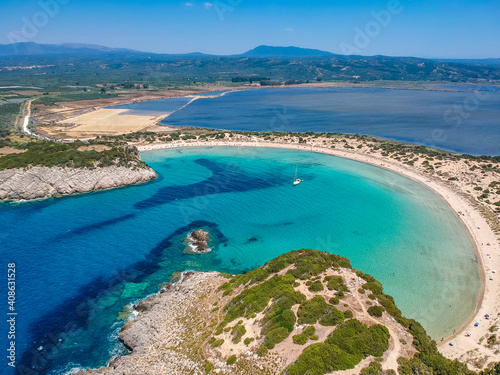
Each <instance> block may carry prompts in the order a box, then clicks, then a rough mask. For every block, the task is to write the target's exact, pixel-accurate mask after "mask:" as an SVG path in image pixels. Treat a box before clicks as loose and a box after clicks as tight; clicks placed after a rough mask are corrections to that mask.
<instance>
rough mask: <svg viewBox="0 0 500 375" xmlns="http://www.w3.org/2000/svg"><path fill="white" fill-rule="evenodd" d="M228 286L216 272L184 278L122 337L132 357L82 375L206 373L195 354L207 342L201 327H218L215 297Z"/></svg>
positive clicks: (146, 307)
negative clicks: (225, 285) (196, 349)
mask: <svg viewBox="0 0 500 375" xmlns="http://www.w3.org/2000/svg"><path fill="white" fill-rule="evenodd" d="M226 281H227V279H225V278H223V277H221V276H220V275H219V274H218V273H216V272H209V273H200V272H196V273H192V272H190V273H186V274H184V278H183V280H182V282H179V283H176V284H174V285H169V288H168V289H163V290H162V291H161V292H160V293H159V294H158V295H156V296H154V297H150V298H148V299H147V300H146V301H143V302H141V303H139V305H137V306H136V308H138V309H140V310H141V311H142V312H141V313H140V314H139V315H138V316H137V317H136V318H135V319H134V320H133V321H130V322H128V323H127V324H125V325H124V327H123V329H122V331H121V333H120V338H121V340H122V341H123V343H124V344H125V345H126V346H127V347H128V348H129V349H131V350H132V353H131V354H130V355H127V356H123V357H117V358H115V359H113V360H112V361H111V362H110V363H109V365H108V367H101V368H99V369H96V370H90V369H89V370H87V371H85V370H82V371H80V372H78V373H77V375H84V374H85V375H88V374H95V375H97V374H100V375H122V374H134V375H158V374H169V375H184V374H202V373H205V371H203V365H204V362H203V361H200V358H199V357H198V352H197V351H192V348H193V347H199V346H201V343H202V342H203V341H205V338H204V337H203V335H202V334H201V332H200V327H205V324H213V323H214V322H216V320H215V319H216V315H215V314H213V313H212V312H211V310H212V309H213V304H214V302H215V301H219V297H218V296H216V295H215V291H217V289H218V288H219V287H220V285H222V284H223V283H224V282H226ZM210 317H211V318H210ZM211 319H212V320H211ZM190 348H191V349H190Z"/></svg>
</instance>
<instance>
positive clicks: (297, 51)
mask: <svg viewBox="0 0 500 375" xmlns="http://www.w3.org/2000/svg"><path fill="white" fill-rule="evenodd" d="M241 56H244V57H258V58H269V57H271V58H298V57H322V56H330V57H331V56H335V55H334V54H333V53H331V52H326V51H321V50H318V49H309V48H300V47H271V46H259V47H257V48H254V49H252V50H250V51H247V52H245V53H243V54H241Z"/></svg>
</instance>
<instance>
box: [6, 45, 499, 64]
mask: <svg viewBox="0 0 500 375" xmlns="http://www.w3.org/2000/svg"><path fill="white" fill-rule="evenodd" d="M40 55H91V56H96V57H97V56H99V57H104V56H124V55H131V56H132V55H133V56H141V55H151V56H165V57H177V58H211V57H247V58H268V59H269V58H275V59H299V58H339V59H345V58H357V59H359V58H363V56H347V55H339V54H334V53H331V52H328V51H321V50H318V49H310V48H300V47H293V46H290V47H273V46H264V45H263V46H259V47H256V48H254V49H251V50H250V51H247V52H245V53H242V54H237V55H229V56H218V55H209V54H204V53H200V52H193V53H185V54H160V53H151V52H143V51H137V50H132V49H127V48H110V47H106V46H100V45H95V44H83V43H63V44H38V43H33V42H27V43H14V44H0V57H2V56H40ZM373 57H379V56H372V58H373ZM380 57H384V56H380ZM428 60H434V61H445V62H450V63H462V64H482V65H500V58H490V59H428Z"/></svg>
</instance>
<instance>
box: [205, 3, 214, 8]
mask: <svg viewBox="0 0 500 375" xmlns="http://www.w3.org/2000/svg"><path fill="white" fill-rule="evenodd" d="M213 6H214V4H212V3H209V2H206V3H205V8H207V9H210V8H212V7H213Z"/></svg>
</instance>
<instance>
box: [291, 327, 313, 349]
mask: <svg viewBox="0 0 500 375" xmlns="http://www.w3.org/2000/svg"><path fill="white" fill-rule="evenodd" d="M315 333H316V328H314V326H309V327H306V328H304V330H303V331H302V333H301V334H300V335H295V336H293V343H294V344H297V345H305V344H306V343H307V341H308V340H309V339H312V337H313V336H315V335H314V334H315ZM316 340H317V336H316Z"/></svg>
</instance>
